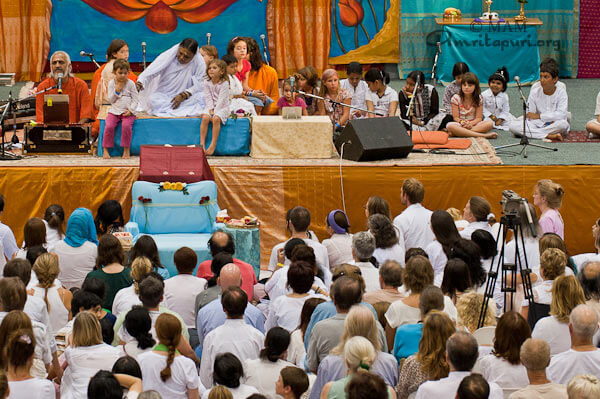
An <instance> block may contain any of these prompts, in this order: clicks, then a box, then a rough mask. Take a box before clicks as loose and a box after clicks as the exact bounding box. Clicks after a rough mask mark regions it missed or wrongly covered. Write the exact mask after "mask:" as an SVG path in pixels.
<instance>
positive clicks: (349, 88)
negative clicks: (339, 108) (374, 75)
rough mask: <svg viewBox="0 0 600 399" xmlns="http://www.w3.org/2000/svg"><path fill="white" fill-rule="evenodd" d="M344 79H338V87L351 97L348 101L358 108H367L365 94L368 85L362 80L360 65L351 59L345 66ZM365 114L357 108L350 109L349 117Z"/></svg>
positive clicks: (363, 115) (358, 116) (354, 117)
mask: <svg viewBox="0 0 600 399" xmlns="http://www.w3.org/2000/svg"><path fill="white" fill-rule="evenodd" d="M346 76H347V78H346V79H342V80H340V87H341V88H342V89H343V90H346V92H347V93H348V94H349V95H350V96H351V97H352V102H351V103H350V104H351V105H352V106H353V107H357V108H360V109H367V103H366V100H365V98H366V95H367V90H369V86H368V85H367V82H365V81H364V80H363V78H362V77H363V72H362V65H360V64H359V63H358V62H355V61H352V62H351V63H349V64H348V66H347V67H346ZM365 116H367V114H366V112H364V111H360V110H358V109H351V110H350V119H357V118H363V117H365Z"/></svg>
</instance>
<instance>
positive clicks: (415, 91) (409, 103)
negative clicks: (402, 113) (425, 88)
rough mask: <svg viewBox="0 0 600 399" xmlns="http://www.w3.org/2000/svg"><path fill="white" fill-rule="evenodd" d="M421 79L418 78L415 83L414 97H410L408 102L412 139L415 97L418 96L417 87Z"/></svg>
mask: <svg viewBox="0 0 600 399" xmlns="http://www.w3.org/2000/svg"><path fill="white" fill-rule="evenodd" d="M419 80H420V79H417V82H416V83H415V88H414V89H413V92H412V97H411V98H410V101H409V102H408V112H407V116H408V123H409V127H410V130H409V133H410V139H411V140H412V134H413V117H414V116H415V110H414V106H415V102H414V101H415V97H416V96H417V88H418V87H419Z"/></svg>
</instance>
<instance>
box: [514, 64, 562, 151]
mask: <svg viewBox="0 0 600 399" xmlns="http://www.w3.org/2000/svg"><path fill="white" fill-rule="evenodd" d="M527 104H528V112H527V126H526V131H525V134H526V135H527V137H529V138H532V139H550V140H559V141H561V140H562V138H563V135H566V134H567V132H568V131H569V129H570V126H569V122H568V121H567V114H568V107H569V97H568V96H567V90H566V88H565V85H564V83H562V82H559V81H558V62H556V60H554V59H552V58H546V59H545V60H544V61H542V63H541V64H540V81H539V82H535V84H534V85H533V86H532V87H531V91H530V92H529V98H528V99H527ZM522 118H523V117H520V118H519V119H517V120H515V121H513V122H512V123H511V124H510V131H511V132H512V133H513V134H514V135H515V136H521V135H523V119H522Z"/></svg>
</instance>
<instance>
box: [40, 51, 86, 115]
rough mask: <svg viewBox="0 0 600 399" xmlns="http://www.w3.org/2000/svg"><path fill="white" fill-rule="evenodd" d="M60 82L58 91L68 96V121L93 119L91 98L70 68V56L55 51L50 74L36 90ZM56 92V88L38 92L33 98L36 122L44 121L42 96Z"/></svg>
mask: <svg viewBox="0 0 600 399" xmlns="http://www.w3.org/2000/svg"><path fill="white" fill-rule="evenodd" d="M59 83H60V84H61V87H60V91H61V92H62V93H64V94H66V95H68V96H69V120H68V123H88V122H91V121H93V119H94V115H93V112H92V98H91V97H90V91H89V90H88V86H87V83H85V82H84V81H83V80H81V79H79V78H77V77H75V76H74V75H73V73H72V68H71V57H69V54H67V53H65V52H64V51H60V50H59V51H55V52H54V53H53V54H52V56H51V57H50V76H49V77H48V78H46V79H44V80H43V81H42V83H40V84H39V85H38V87H37V89H36V90H37V91H38V92H40V91H42V90H46V89H48V88H50V87H52V86H57V85H58V84H59ZM49 94H58V90H57V89H52V90H49V91H47V92H45V93H42V94H38V95H37V96H36V99H35V116H36V118H35V119H36V121H37V122H38V123H44V96H45V95H49Z"/></svg>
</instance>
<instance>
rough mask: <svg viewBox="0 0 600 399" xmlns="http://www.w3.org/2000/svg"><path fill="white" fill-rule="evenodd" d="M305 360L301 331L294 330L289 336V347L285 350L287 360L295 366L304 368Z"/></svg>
mask: <svg viewBox="0 0 600 399" xmlns="http://www.w3.org/2000/svg"><path fill="white" fill-rule="evenodd" d="M305 358H306V349H305V348H304V338H303V337H302V330H294V332H293V333H292V334H291V335H290V345H289V346H288V349H287V360H288V361H289V362H292V363H294V364H295V365H296V366H298V367H301V368H304V359H305Z"/></svg>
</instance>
